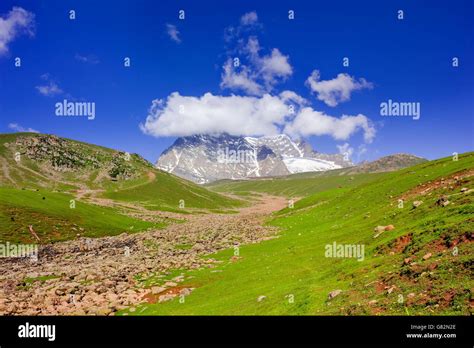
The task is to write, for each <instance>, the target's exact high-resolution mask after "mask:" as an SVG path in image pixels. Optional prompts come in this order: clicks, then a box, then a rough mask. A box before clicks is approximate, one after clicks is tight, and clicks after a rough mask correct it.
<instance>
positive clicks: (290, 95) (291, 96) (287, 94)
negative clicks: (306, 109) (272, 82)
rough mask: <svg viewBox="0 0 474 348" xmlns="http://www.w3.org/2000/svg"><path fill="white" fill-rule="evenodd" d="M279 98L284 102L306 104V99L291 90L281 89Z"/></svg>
mask: <svg viewBox="0 0 474 348" xmlns="http://www.w3.org/2000/svg"><path fill="white" fill-rule="evenodd" d="M279 96H280V98H281V99H282V100H283V101H284V102H285V103H287V102H294V103H296V104H297V105H301V106H302V105H306V104H308V101H307V100H306V99H305V98H303V97H302V96H300V95H298V94H296V93H295V92H293V91H288V90H287V91H283V92H281V93H280V94H279Z"/></svg>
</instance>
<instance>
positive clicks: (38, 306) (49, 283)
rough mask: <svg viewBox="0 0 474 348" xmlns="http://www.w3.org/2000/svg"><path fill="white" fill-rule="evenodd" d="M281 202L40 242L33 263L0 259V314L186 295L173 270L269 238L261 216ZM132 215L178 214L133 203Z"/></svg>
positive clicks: (263, 200)
mask: <svg viewBox="0 0 474 348" xmlns="http://www.w3.org/2000/svg"><path fill="white" fill-rule="evenodd" d="M92 201H94V198H93V197H92ZM94 203H96V204H104V205H109V204H110V202H109V201H102V202H100V201H97V200H95V201H94ZM286 205H287V201H286V200H285V199H284V198H281V197H274V196H268V195H263V196H261V197H260V198H259V199H257V200H256V201H254V204H253V205H252V206H250V207H245V208H241V209H240V210H239V211H238V213H235V214H234V213H231V214H214V213H210V214H187V215H186V216H185V219H186V220H185V221H184V222H182V221H181V222H180V221H179V220H175V223H172V224H170V225H169V226H168V227H167V228H165V229H161V230H153V231H147V232H142V233H135V234H125V233H123V234H121V235H118V236H109V237H101V238H78V239H75V240H70V241H65V242H57V243H53V244H46V245H42V246H40V247H39V255H38V260H37V261H32V260H30V259H27V258H26V259H25V258H16V259H15V258H8V259H7V258H0V268H1V269H2V274H1V275H0V315H86V314H87V315H93V314H98V315H113V314H114V313H115V312H117V311H120V310H123V309H125V308H130V307H132V311H133V306H137V305H139V304H140V303H149V302H151V303H155V302H162V301H166V300H168V299H171V298H174V297H176V296H180V297H182V296H186V295H188V294H190V293H191V292H192V290H193V288H192V287H183V286H180V285H179V283H180V282H182V281H183V280H184V277H183V276H182V275H180V274H179V273H176V271H175V270H182V269H186V270H191V269H201V268H207V267H213V264H214V263H216V262H218V261H216V260H214V259H212V258H209V257H208V256H206V255H209V254H212V253H214V252H216V251H219V250H223V249H228V248H234V250H238V248H239V246H240V245H241V244H251V243H257V242H259V241H262V240H266V239H271V238H273V237H274V236H275V234H276V232H277V228H276V227H268V226H266V227H264V226H263V222H264V220H265V219H266V217H268V216H269V215H270V214H271V213H272V212H274V211H277V210H280V209H282V208H284V207H285V206H286ZM128 208H132V207H131V206H130V204H129V205H128ZM132 215H133V217H135V218H140V219H142V220H146V221H154V220H155V219H156V220H159V221H162V220H163V218H164V219H170V220H173V219H180V218H182V215H179V214H175V213H164V212H158V211H147V210H145V209H140V207H139V206H137V207H136V209H135V212H134V213H133V214H132ZM236 254H238V252H236ZM235 259H238V256H235ZM165 278H166V279H167V280H166V279H165ZM158 284H159V286H157V285H158Z"/></svg>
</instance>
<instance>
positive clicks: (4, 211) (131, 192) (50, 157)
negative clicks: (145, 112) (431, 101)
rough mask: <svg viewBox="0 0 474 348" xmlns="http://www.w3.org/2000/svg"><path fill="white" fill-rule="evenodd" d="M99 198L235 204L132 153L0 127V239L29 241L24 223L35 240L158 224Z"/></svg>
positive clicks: (166, 205) (171, 204)
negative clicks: (3, 130)
mask: <svg viewBox="0 0 474 348" xmlns="http://www.w3.org/2000/svg"><path fill="white" fill-rule="evenodd" d="M71 199H74V200H75V204H76V207H75V208H74V209H71V208H70V201H71ZM101 199H102V200H105V201H107V203H109V204H107V205H117V204H116V203H120V202H124V203H130V202H132V203H133V204H135V205H139V206H142V207H145V208H148V209H151V210H171V211H179V212H182V213H186V212H189V211H195V210H196V209H208V210H226V209H229V208H233V207H236V206H239V205H241V204H242V203H241V201H238V200H235V199H230V198H227V197H225V196H223V195H220V194H217V193H214V192H210V191H208V190H206V189H205V188H202V187H199V186H197V185H195V184H193V183H191V182H189V181H186V180H183V179H180V178H177V177H175V176H173V175H171V174H168V173H165V172H162V171H160V170H157V169H155V168H154V167H153V166H152V165H151V164H150V163H149V162H147V161H146V160H144V159H143V158H141V157H140V156H139V155H136V154H127V153H125V152H121V151H115V150H112V149H107V148H104V147H100V146H96V145H91V144H86V143H82V142H78V141H74V140H70V139H64V138H59V137H56V136H51V135H43V134H36V133H14V134H0V240H4V241H12V242H33V241H34V240H32V238H34V237H33V235H32V234H31V233H30V231H29V225H32V226H33V229H34V230H35V232H36V233H37V234H38V236H39V237H40V238H41V242H42V243H43V242H44V243H46V242H50V241H59V240H66V239H71V238H75V237H76V235H77V234H79V235H81V236H90V237H99V236H105V235H115V234H119V233H123V232H128V233H132V232H137V231H143V230H144V229H147V228H150V227H154V228H160V227H163V226H164V223H161V222H159V223H154V224H152V223H149V222H144V221H141V220H137V219H132V218H130V217H128V216H125V215H123V214H122V213H121V212H122V210H123V208H124V207H120V211H119V208H105V207H101V206H99V205H97V203H98V201H99V204H100V203H101V202H100V200H101ZM111 199H113V200H114V202H115V203H114V202H112V201H110V200H111ZM181 200H182V202H183V203H184V208H180V201H181ZM91 203H96V204H91ZM157 221H159V220H157Z"/></svg>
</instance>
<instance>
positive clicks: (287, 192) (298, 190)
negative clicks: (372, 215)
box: [207, 170, 385, 198]
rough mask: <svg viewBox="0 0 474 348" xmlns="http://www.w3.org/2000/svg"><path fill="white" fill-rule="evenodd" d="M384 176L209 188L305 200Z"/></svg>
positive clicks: (305, 177)
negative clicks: (303, 198)
mask: <svg viewBox="0 0 474 348" xmlns="http://www.w3.org/2000/svg"><path fill="white" fill-rule="evenodd" d="M383 175H385V173H365V174H354V175H342V174H341V172H340V171H338V170H334V171H330V172H320V173H301V174H293V175H289V176H285V177H275V178H263V179H256V180H222V181H217V182H214V183H211V184H209V185H207V187H208V188H210V189H211V190H213V191H216V192H230V193H233V194H235V195H240V196H248V195H251V194H252V192H259V193H269V194H273V195H279V196H285V197H288V198H291V197H304V196H308V195H311V194H314V193H317V192H322V191H326V190H330V189H333V188H348V187H355V186H358V185H360V184H363V183H367V182H370V181H373V180H376V179H378V178H380V177H382V176H383Z"/></svg>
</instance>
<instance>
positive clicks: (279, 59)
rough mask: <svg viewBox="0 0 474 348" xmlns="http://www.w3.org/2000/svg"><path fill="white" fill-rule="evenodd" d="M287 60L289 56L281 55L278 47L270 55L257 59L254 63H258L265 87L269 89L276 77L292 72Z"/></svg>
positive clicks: (285, 75)
mask: <svg viewBox="0 0 474 348" xmlns="http://www.w3.org/2000/svg"><path fill="white" fill-rule="evenodd" d="M288 60H289V57H288V56H284V55H282V54H281V52H280V51H279V50H278V48H274V49H273V50H272V53H271V54H270V55H268V56H264V57H262V58H261V59H259V60H257V62H256V64H257V65H260V74H261V75H262V77H263V79H264V80H265V83H266V85H267V89H270V90H271V88H272V86H273V85H274V84H276V82H277V79H278V78H282V79H285V78H286V77H288V76H290V75H291V74H292V73H293V68H292V67H291V65H290V63H289V62H288Z"/></svg>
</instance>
